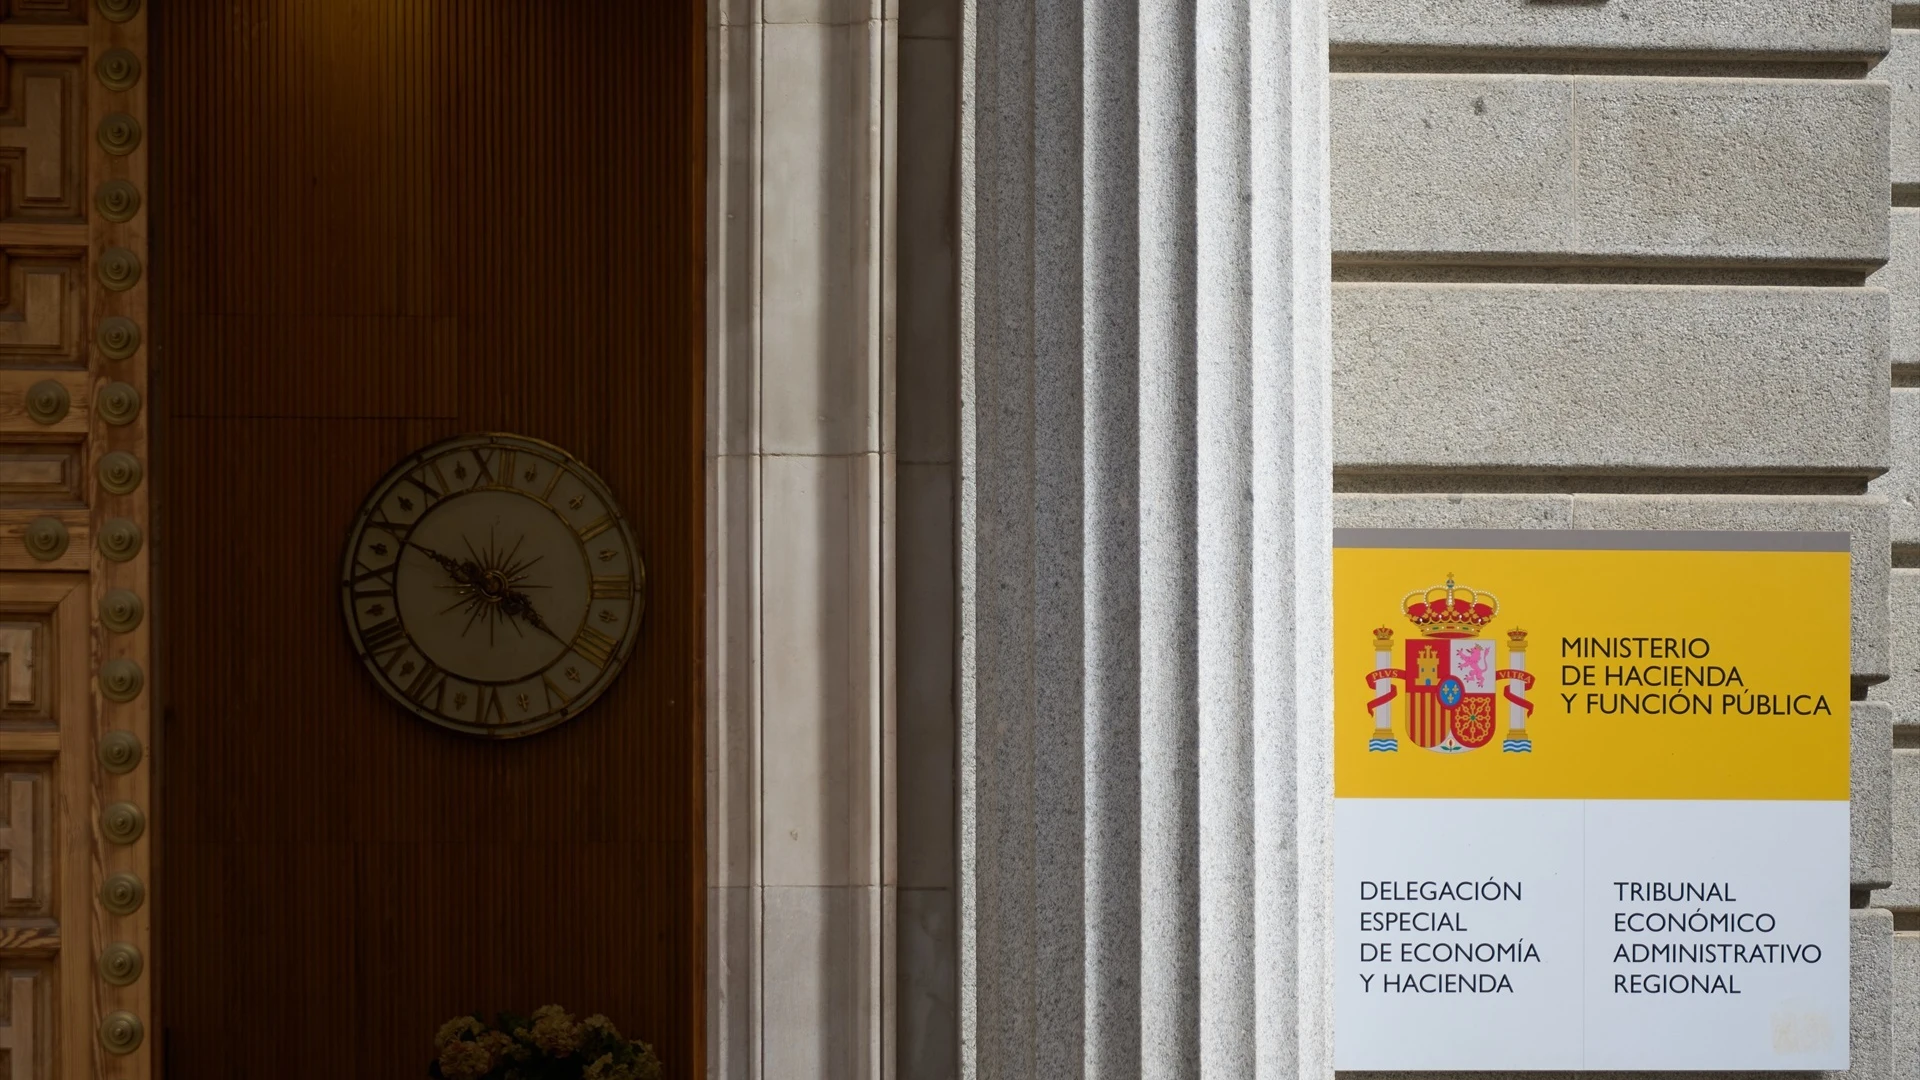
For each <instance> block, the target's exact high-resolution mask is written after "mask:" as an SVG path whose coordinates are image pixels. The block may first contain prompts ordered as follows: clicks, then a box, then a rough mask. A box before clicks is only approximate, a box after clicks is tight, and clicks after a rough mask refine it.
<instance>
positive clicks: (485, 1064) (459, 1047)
mask: <svg viewBox="0 0 1920 1080" xmlns="http://www.w3.org/2000/svg"><path fill="white" fill-rule="evenodd" d="M492 1068H493V1055H492V1054H489V1053H487V1051H486V1048H485V1047H483V1046H481V1045H480V1044H479V1043H470V1042H465V1041H463V1040H460V1039H455V1040H454V1041H452V1042H450V1043H448V1044H447V1045H446V1046H445V1047H442V1048H441V1050H440V1073H441V1075H443V1076H445V1077H446V1078H447V1080H480V1078H481V1077H483V1076H485V1075H487V1073H488V1071H490V1070H491V1069H492Z"/></svg>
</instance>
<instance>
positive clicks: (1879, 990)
mask: <svg viewBox="0 0 1920 1080" xmlns="http://www.w3.org/2000/svg"><path fill="white" fill-rule="evenodd" d="M1847 929H1848V937H1849V939H1850V940H1849V942H1848V945H1849V948H1848V953H1849V961H1850V963H1851V973H1852V976H1853V978H1852V982H1851V986H1850V987H1849V993H1848V996H1847V1002H1848V1006H1849V1007H1848V1010H1847V1011H1848V1012H1849V1013H1851V1014H1852V1015H1851V1016H1850V1020H1851V1023H1850V1025H1849V1026H1850V1027H1851V1029H1852V1030H1851V1031H1850V1032H1849V1033H1848V1040H1847V1044H1848V1045H1847V1051H1848V1052H1847V1059H1848V1064H1849V1068H1848V1069H1847V1070H1846V1071H1845V1072H1837V1073H1823V1074H1822V1075H1824V1076H1829V1077H1834V1078H1835V1080H1841V1078H1844V1080H1896V1078H1897V1077H1901V1076H1903V1074H1901V1073H1896V1072H1894V1071H1893V994H1894V982H1893V979H1894V974H1893V916H1892V915H1889V914H1888V913H1887V912H1884V911H1880V910H1877V909H1874V908H1859V909H1855V910H1853V911H1851V912H1848V926H1847ZM1773 1075H1776V1076H1777V1075H1779V1074H1778V1073H1775V1074H1773Z"/></svg>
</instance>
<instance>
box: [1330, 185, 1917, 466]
mask: <svg viewBox="0 0 1920 1080" xmlns="http://www.w3.org/2000/svg"><path fill="white" fill-rule="evenodd" d="M1883 213H1884V211H1883ZM1886 313H1887V297H1886V294H1885V293H1884V292H1883V291H1881V290H1878V289H1835V288H1791V287H1786V288H1781V287H1766V288H1754V287H1747V288H1738V287H1719V286H1670V285H1455V284H1445V285H1432V284H1407V283H1396V284H1388V283H1352V282H1349V283H1341V284H1336V285H1335V286H1334V292H1333V358H1334V359H1333V402H1334V432H1333V452H1334V462H1335V466H1336V467H1337V468H1341V469H1366V470H1373V471H1381V472H1405V471H1410V470H1425V469H1436V468H1444V469H1463V468H1464V469H1479V470H1500V471H1505V470H1513V469H1521V470H1567V469H1577V470H1599V469H1606V470H1634V471H1649V470H1660V471H1682V470H1684V471H1694V470H1700V471H1714V472H1722V471H1724V472H1743V473H1753V472H1781V473H1799V474H1804V473H1807V472H1839V473H1859V474H1863V475H1870V474H1873V473H1877V472H1879V471H1880V470H1882V469H1884V468H1885V467H1886V461H1887V435H1886V432H1887V419H1886V417H1887V409H1888V404H1887V386H1888V378H1889V374H1888V372H1889V369H1888V362H1887V347H1888V346H1887V323H1886ZM1442 416H1444V417H1447V418H1448V420H1449V422H1448V423H1445V424H1438V423H1434V422H1433V421H1434V420H1436V419H1438V418H1439V417H1442Z"/></svg>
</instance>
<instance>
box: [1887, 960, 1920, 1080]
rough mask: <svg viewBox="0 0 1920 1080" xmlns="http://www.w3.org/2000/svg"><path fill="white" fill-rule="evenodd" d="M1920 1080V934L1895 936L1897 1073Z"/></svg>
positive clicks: (1894, 1032)
mask: <svg viewBox="0 0 1920 1080" xmlns="http://www.w3.org/2000/svg"><path fill="white" fill-rule="evenodd" d="M1892 1075H1894V1076H1901V1077H1912V1076H1920V933H1915V932H1912V931H1906V930H1903V931H1898V932H1896V933H1895V934H1894V935H1893V1072H1892Z"/></svg>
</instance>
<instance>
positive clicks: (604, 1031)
mask: <svg viewBox="0 0 1920 1080" xmlns="http://www.w3.org/2000/svg"><path fill="white" fill-rule="evenodd" d="M580 1026H581V1027H584V1028H586V1029H587V1030H588V1031H592V1032H597V1033H599V1034H601V1035H605V1036H606V1037H607V1038H609V1039H618V1038H619V1037H620V1030H619V1029H618V1028H616V1027H614V1026H613V1021H611V1020H609V1019H607V1018H606V1017H604V1016H602V1015H600V1014H599V1013H594V1014H593V1015H592V1016H589V1017H587V1019H586V1022H585V1023H583V1024H581V1025H580Z"/></svg>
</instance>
